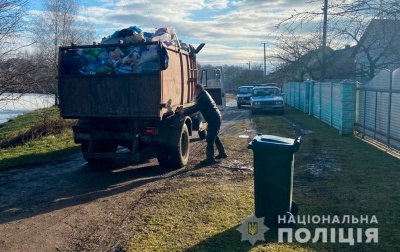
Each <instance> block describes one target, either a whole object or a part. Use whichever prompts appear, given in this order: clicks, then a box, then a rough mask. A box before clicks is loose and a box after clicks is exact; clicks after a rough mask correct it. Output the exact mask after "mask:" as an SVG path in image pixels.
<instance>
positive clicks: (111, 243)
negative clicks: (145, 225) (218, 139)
mask: <svg viewBox="0 0 400 252" xmlns="http://www.w3.org/2000/svg"><path fill="white" fill-rule="evenodd" d="M249 115H250V113H249V111H246V110H239V109H236V108H234V107H229V108H228V109H227V110H226V111H225V112H224V113H223V126H222V129H221V134H228V135H229V134H235V132H230V129H231V128H232V127H231V126H232V125H233V124H235V123H237V122H238V121H240V120H243V119H246V118H248V117H249ZM196 138H197V133H196V134H195V138H194V139H192V143H191V162H190V163H189V165H188V166H187V167H186V168H183V169H180V170H177V171H172V172H168V171H165V170H163V169H161V168H160V167H159V166H158V164H157V161H156V160H155V159H152V160H150V161H149V162H148V163H146V164H141V165H134V166H133V165H129V164H115V165H112V167H109V166H107V167H100V169H99V167H97V169H93V168H91V167H89V166H88V165H87V164H86V162H85V161H84V160H83V159H82V157H81V154H80V153H77V154H74V155H71V156H69V157H67V158H65V157H64V158H63V159H62V160H60V161H59V162H52V163H49V164H45V165H37V166H29V167H21V168H16V169H12V170H7V171H3V172H0V188H1V191H0V213H1V214H0V246H1V248H2V250H4V251H68V250H71V251H72V250H76V249H82V250H84V249H85V248H84V247H81V248H78V247H76V246H75V245H74V241H75V240H77V239H79V240H80V241H82V239H88V240H91V241H92V242H88V243H91V244H93V243H95V244H98V246H97V248H95V249H94V250H97V251H107V250H109V249H111V248H116V247H118V245H120V243H122V242H123V241H124V240H125V237H118V234H120V233H121V232H119V230H121V229H124V228H128V227H129V226H130V225H131V220H129V219H127V218H126V216H128V214H126V213H127V211H130V210H131V209H133V208H134V207H135V206H136V205H137V204H139V203H140V200H141V198H142V197H143V195H144V194H145V193H146V192H148V191H150V190H156V189H157V188H160V187H162V185H163V183H165V182H166V181H168V179H170V178H171V177H174V176H176V175H178V174H181V173H184V172H187V171H188V170H190V169H192V168H194V167H195V166H196V164H197V162H198V160H200V159H203V158H204V157H203V155H204V149H205V142H204V141H198V140H197V139H196ZM79 244H81V243H79ZM91 250H93V248H91Z"/></svg>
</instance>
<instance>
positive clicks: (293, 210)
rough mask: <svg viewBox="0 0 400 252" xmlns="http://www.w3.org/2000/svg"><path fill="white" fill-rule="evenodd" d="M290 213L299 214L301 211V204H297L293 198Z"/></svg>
mask: <svg viewBox="0 0 400 252" xmlns="http://www.w3.org/2000/svg"><path fill="white" fill-rule="evenodd" d="M290 213H291V214H293V215H294V216H297V214H298V213H299V206H297V203H296V201H294V200H292V207H291V208H290Z"/></svg>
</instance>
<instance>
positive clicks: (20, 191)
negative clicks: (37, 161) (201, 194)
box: [0, 153, 184, 224]
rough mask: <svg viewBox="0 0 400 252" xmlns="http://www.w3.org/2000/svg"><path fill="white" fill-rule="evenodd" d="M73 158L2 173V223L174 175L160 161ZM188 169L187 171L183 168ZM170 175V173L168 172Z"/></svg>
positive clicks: (116, 192) (0, 176)
mask: <svg viewBox="0 0 400 252" xmlns="http://www.w3.org/2000/svg"><path fill="white" fill-rule="evenodd" d="M70 158H72V160H69V161H67V162H65V161H64V162H60V163H56V162H53V163H49V164H47V165H44V166H41V167H26V168H20V169H13V170H7V171H2V172H1V173H0V190H1V191H0V224H2V223H8V222H12V221H15V220H19V219H23V218H29V217H32V216H36V215H40V214H43V213H48V212H51V211H55V210H58V209H63V208H67V207H71V206H75V205H80V204H85V203H87V202H91V201H94V200H97V199H100V198H104V197H108V196H111V195H116V194H119V193H122V192H126V191H129V190H132V189H135V188H138V187H141V186H143V185H145V184H147V183H150V182H153V181H157V180H161V179H164V178H165V177H168V176H173V175H174V174H176V172H174V173H171V174H168V173H169V172H170V170H168V169H165V168H162V167H160V166H158V164H157V163H155V162H153V163H147V164H141V165H138V166H135V167H132V166H129V165H128V166H127V164H126V163H112V164H102V165H97V166H93V165H88V164H87V163H86V162H85V161H84V160H83V159H82V158H81V154H80V153H77V154H74V155H72V156H70ZM182 171H184V170H182ZM166 174H168V175H166Z"/></svg>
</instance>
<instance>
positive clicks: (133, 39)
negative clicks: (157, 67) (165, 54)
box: [100, 26, 176, 46]
mask: <svg viewBox="0 0 400 252" xmlns="http://www.w3.org/2000/svg"><path fill="white" fill-rule="evenodd" d="M175 37H176V32H175V29H174V28H170V27H163V28H159V29H158V30H157V31H156V32H155V33H151V32H143V31H142V29H140V28H139V27H137V26H131V27H128V28H125V29H122V30H120V31H116V32H114V34H113V35H111V36H108V37H104V38H103V39H102V40H101V42H100V43H101V44H118V43H120V41H122V42H123V43H124V44H131V43H139V42H155V41H161V42H162V43H164V45H166V46H171V45H176V42H175V41H174V39H175Z"/></svg>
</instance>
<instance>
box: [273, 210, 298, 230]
mask: <svg viewBox="0 0 400 252" xmlns="http://www.w3.org/2000/svg"><path fill="white" fill-rule="evenodd" d="M283 218H285V220H286V223H278V220H279V219H283ZM291 218H292V219H294V216H293V214H292V213H290V212H284V213H281V214H279V215H278V216H277V218H276V226H277V227H278V228H295V227H296V223H288V221H289V220H290V219H291Z"/></svg>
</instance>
